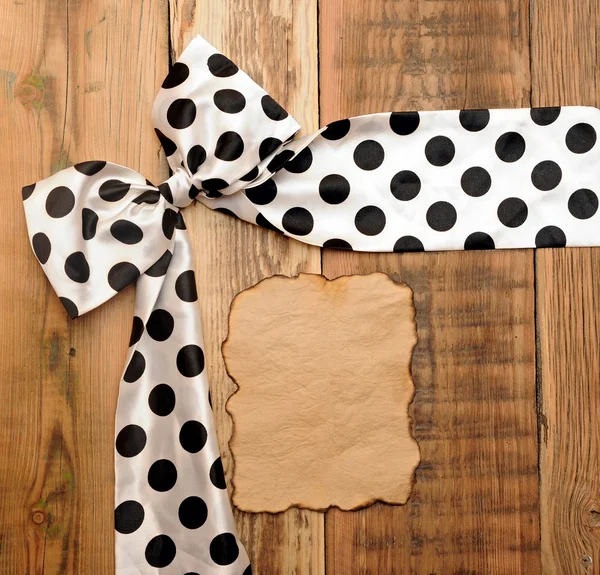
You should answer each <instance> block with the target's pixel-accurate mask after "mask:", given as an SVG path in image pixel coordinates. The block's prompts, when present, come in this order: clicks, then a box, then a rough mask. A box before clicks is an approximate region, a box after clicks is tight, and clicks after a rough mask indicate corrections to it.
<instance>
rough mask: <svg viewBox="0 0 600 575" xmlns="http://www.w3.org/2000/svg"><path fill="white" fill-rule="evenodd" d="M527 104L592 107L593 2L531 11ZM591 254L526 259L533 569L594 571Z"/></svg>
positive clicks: (598, 556) (548, 253)
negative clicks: (530, 305) (533, 339)
mask: <svg viewBox="0 0 600 575" xmlns="http://www.w3.org/2000/svg"><path fill="white" fill-rule="evenodd" d="M531 16H532V24H533V26H532V35H531V46H532V61H533V62H534V65H533V66H532V92H531V97H532V103H533V105H534V106H555V105H559V104H560V105H586V106H598V104H599V103H600V93H599V92H598V86H597V80H598V78H599V75H598V44H597V37H598V26H599V25H600V5H599V4H598V3H597V2H596V1H594V0H581V1H577V2H576V1H569V2H565V3H564V4H555V3H553V2H534V3H533V4H532V12H531ZM599 274H600V252H599V251H598V250H597V249H589V248H585V249H571V250H556V249H555V250H540V251H538V252H536V293H537V301H536V315H537V336H538V342H539V348H538V386H539V426H540V429H539V431H540V435H539V440H540V480H541V483H540V510H541V532H542V570H543V572H544V573H545V574H548V575H561V574H562V573H583V574H586V575H588V574H592V573H600V425H599V424H598V413H599V412H600V348H599V346H598V336H599V326H600V323H599V318H600V297H598V279H599V278H600V275H599Z"/></svg>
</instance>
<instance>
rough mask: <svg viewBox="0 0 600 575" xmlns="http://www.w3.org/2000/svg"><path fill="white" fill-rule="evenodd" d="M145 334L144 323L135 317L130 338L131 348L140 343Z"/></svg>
mask: <svg viewBox="0 0 600 575" xmlns="http://www.w3.org/2000/svg"><path fill="white" fill-rule="evenodd" d="M143 333H144V322H143V321H142V319H141V318H140V317H138V316H137V315H134V316H133V324H132V326H131V335H130V336H129V347H131V346H132V345H133V344H135V343H137V342H138V341H140V339H141V338H142V334H143Z"/></svg>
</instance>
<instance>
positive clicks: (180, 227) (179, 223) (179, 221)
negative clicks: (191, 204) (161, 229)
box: [175, 212, 186, 230]
mask: <svg viewBox="0 0 600 575" xmlns="http://www.w3.org/2000/svg"><path fill="white" fill-rule="evenodd" d="M175 228H176V229H178V230H185V229H186V227H185V221H184V220H183V215H182V214H181V212H179V213H178V214H177V223H176V224H175Z"/></svg>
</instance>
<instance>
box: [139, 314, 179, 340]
mask: <svg viewBox="0 0 600 575" xmlns="http://www.w3.org/2000/svg"><path fill="white" fill-rule="evenodd" d="M174 326H175V320H174V319H173V316H172V315H171V314H170V313H169V312H168V311H167V310H166V309H155V310H154V311H153V312H152V313H151V314H150V317H149V318H148V321H147V322H146V331H147V332H148V335H149V336H150V337H151V338H152V339H154V340H155V341H165V340H167V339H169V338H170V337H171V334H172V333H173V327H174Z"/></svg>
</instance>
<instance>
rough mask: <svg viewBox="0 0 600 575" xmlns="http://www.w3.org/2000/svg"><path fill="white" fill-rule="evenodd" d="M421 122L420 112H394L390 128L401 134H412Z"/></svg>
mask: <svg viewBox="0 0 600 575" xmlns="http://www.w3.org/2000/svg"><path fill="white" fill-rule="evenodd" d="M420 122H421V118H420V117H419V112H392V113H391V114H390V128H392V131H393V132H395V133H396V134H398V135H399V136H408V135H409V134H412V133H413V132H414V131H415V130H416V129H417V128H418V127H419V123H420Z"/></svg>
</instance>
